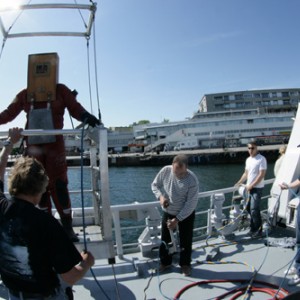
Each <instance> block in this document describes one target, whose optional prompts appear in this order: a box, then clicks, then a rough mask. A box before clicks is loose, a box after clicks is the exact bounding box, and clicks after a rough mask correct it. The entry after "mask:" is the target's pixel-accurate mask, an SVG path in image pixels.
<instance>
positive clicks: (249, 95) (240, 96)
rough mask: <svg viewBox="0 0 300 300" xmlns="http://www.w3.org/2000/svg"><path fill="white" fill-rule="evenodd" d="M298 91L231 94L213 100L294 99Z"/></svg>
mask: <svg viewBox="0 0 300 300" xmlns="http://www.w3.org/2000/svg"><path fill="white" fill-rule="evenodd" d="M299 95H300V91H290V92H262V93H257V92H255V93H250V92H247V93H241V94H232V95H218V96H214V99H215V100H224V101H228V100H243V99H251V98H259V99H266V98H281V97H283V98H286V97H294V96H299Z"/></svg>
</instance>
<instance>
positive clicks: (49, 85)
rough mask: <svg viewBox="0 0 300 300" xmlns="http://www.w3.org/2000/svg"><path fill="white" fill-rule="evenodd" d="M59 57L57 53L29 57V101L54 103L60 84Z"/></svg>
mask: <svg viewBox="0 0 300 300" xmlns="http://www.w3.org/2000/svg"><path fill="white" fill-rule="evenodd" d="M58 67H59V57H58V54H57V53H40V54H30V55H29V56H28V76H27V100H28V101H30V102H45V101H54V100H55V97H56V85H57V83H58Z"/></svg>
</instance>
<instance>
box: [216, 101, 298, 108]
mask: <svg viewBox="0 0 300 300" xmlns="http://www.w3.org/2000/svg"><path fill="white" fill-rule="evenodd" d="M299 102H300V99H291V100H271V101H254V102H240V103H224V104H223V103H221V104H215V108H216V109H222V108H223V109H233V108H249V107H268V106H279V105H296V104H298V103H299Z"/></svg>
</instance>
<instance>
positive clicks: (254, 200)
mask: <svg viewBox="0 0 300 300" xmlns="http://www.w3.org/2000/svg"><path fill="white" fill-rule="evenodd" d="M262 190H263V189H262V188H253V189H252V190H251V191H250V195H249V196H250V201H249V203H248V206H247V210H248V212H249V214H250V216H251V220H250V230H251V232H256V231H258V230H260V231H261V230H262V228H261V225H262V220H261V215H260V199H261V195H262Z"/></svg>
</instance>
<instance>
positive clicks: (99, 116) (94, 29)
mask: <svg viewBox="0 0 300 300" xmlns="http://www.w3.org/2000/svg"><path fill="white" fill-rule="evenodd" d="M93 41H94V64H95V82H96V96H97V105H98V119H99V121H100V123H102V116H101V110H100V97H99V86H98V69H97V49H96V26H93Z"/></svg>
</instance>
